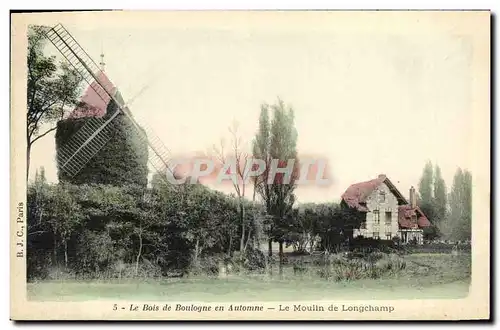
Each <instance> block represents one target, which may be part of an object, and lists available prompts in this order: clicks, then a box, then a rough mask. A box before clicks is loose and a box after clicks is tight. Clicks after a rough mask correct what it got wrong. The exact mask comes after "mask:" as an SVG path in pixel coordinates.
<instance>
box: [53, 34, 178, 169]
mask: <svg viewBox="0 0 500 330" xmlns="http://www.w3.org/2000/svg"><path fill="white" fill-rule="evenodd" d="M46 36H47V38H48V39H49V41H50V42H51V43H52V44H53V45H54V46H55V47H56V49H57V50H58V51H59V52H60V53H61V54H62V55H63V56H64V58H65V59H66V60H67V61H68V62H69V63H70V64H71V65H72V66H73V67H74V68H75V70H76V71H77V72H78V73H79V74H80V76H81V77H82V78H83V79H84V80H85V81H86V82H87V83H88V84H89V85H90V86H91V87H92V88H93V89H94V91H95V92H96V93H97V95H98V96H99V97H100V98H101V99H102V100H103V101H104V102H105V104H108V102H110V101H111V100H112V101H114V102H115V104H116V105H117V106H118V108H119V110H118V111H116V112H115V113H114V114H113V115H112V116H111V118H108V119H106V120H105V121H104V122H102V123H100V125H99V123H98V122H96V121H93V122H92V121H89V125H88V126H86V127H84V130H83V131H82V133H80V130H79V131H78V132H77V134H76V135H75V136H76V137H75V139H74V141H71V144H69V145H68V146H67V147H66V145H65V147H63V148H62V152H61V157H62V159H61V160H62V163H63V166H62V167H63V170H65V171H66V172H67V173H68V174H69V175H72V176H73V175H76V174H77V173H78V172H79V171H80V170H81V169H82V168H83V167H84V166H85V165H86V164H87V163H88V161H90V159H92V157H94V156H95V154H97V152H98V151H99V150H100V149H101V148H102V147H103V146H104V145H105V144H106V143H107V141H108V140H109V139H110V138H111V133H112V127H113V126H112V122H113V119H114V118H115V117H116V116H117V115H118V114H119V113H120V112H121V113H123V114H125V116H126V117H127V118H128V119H129V120H130V122H131V123H132V126H133V127H134V128H135V130H136V131H137V133H138V135H139V137H140V138H141V139H142V140H144V141H145V142H146V143H147V144H148V146H149V148H150V150H151V151H152V153H149V154H150V157H149V162H150V163H151V164H152V165H153V167H154V168H155V169H156V170H157V171H158V172H159V173H160V174H166V171H169V172H170V173H171V174H172V175H173V172H172V170H171V166H170V165H171V164H169V162H168V159H169V155H170V152H169V151H168V149H167V148H166V147H165V146H164V144H163V143H162V142H161V140H160V139H159V138H158V137H157V135H156V134H154V132H153V131H152V130H151V129H150V128H149V127H148V126H146V125H144V124H143V125H144V127H141V125H139V124H138V122H137V121H136V120H135V119H134V117H133V115H132V113H131V112H130V110H129V108H128V106H125V105H124V103H123V101H122V100H118V99H117V98H116V97H115V95H113V91H112V90H110V88H109V86H107V85H106V83H105V82H104V81H102V80H101V79H99V77H98V72H100V69H99V67H98V66H97V64H96V63H95V62H94V61H93V60H92V58H91V57H90V56H89V55H88V54H87V52H85V50H84V49H83V48H82V47H81V46H80V44H79V43H78V42H77V41H76V40H75V39H74V38H73V36H72V35H71V34H70V33H69V32H68V31H67V30H66V29H65V28H64V27H63V26H62V25H61V24H57V25H56V26H54V27H53V28H51V29H49V30H48V31H47V32H46ZM141 92H142V91H141ZM148 135H149V136H151V137H152V139H148ZM85 137H86V138H85ZM72 140H73V139H72Z"/></svg>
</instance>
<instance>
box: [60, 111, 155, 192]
mask: <svg viewBox="0 0 500 330" xmlns="http://www.w3.org/2000/svg"><path fill="white" fill-rule="evenodd" d="M116 110H117V107H116V105H115V103H114V102H110V103H109V104H108V109H107V115H106V116H109V115H110V114H112V113H114V112H115V111H116ZM89 120H90V118H76V119H75V118H71V119H65V120H61V121H59V122H58V123H57V131H56V150H57V152H60V149H61V148H62V147H63V146H64V145H65V144H66V143H67V142H68V141H70V140H71V138H72V136H73V135H74V134H75V133H77V132H78V130H79V129H80V128H81V127H83V126H84V125H85V123H87V122H88V121H89ZM112 125H113V131H112V133H111V134H112V136H111V138H110V139H109V141H108V142H107V143H106V144H105V145H104V146H103V147H102V148H101V149H100V150H99V151H98V152H97V154H96V155H95V156H94V157H92V158H91V159H90V161H89V162H88V163H87V164H86V165H85V166H84V167H83V168H82V169H81V170H80V172H78V173H77V174H76V175H75V176H70V175H68V174H67V173H66V172H64V171H62V170H59V172H58V176H59V180H60V181H66V182H71V183H73V184H85V183H87V184H88V183H98V184H104V185H116V186H121V185H139V186H143V187H145V186H146V185H147V179H148V178H147V176H148V164H147V162H148V145H147V141H146V140H145V139H143V138H142V137H141V136H140V133H139V132H138V131H137V130H136V129H135V127H132V123H131V122H130V121H129V120H128V119H127V118H126V117H125V116H124V115H118V116H117V117H115V119H114V120H113V122H112ZM57 165H58V168H60V166H61V165H62V164H60V163H58V164H57Z"/></svg>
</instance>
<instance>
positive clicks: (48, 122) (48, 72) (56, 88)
mask: <svg viewBox="0 0 500 330" xmlns="http://www.w3.org/2000/svg"><path fill="white" fill-rule="evenodd" d="M45 29H46V27H43V26H30V27H29V28H28V57H27V67H28V79H27V93H26V95H27V131H26V137H27V162H28V164H27V167H28V169H29V160H30V152H31V147H32V145H33V144H34V143H35V142H36V141H38V140H39V139H40V138H42V137H44V136H45V135H47V134H48V133H50V132H52V131H53V130H54V129H55V128H56V127H55V126H52V125H53V123H54V122H55V121H57V120H60V119H62V118H63V116H64V115H65V113H66V112H67V111H68V110H69V109H71V107H72V106H74V105H76V103H77V101H78V97H79V96H80V93H81V81H82V78H81V77H80V76H79V74H78V73H77V71H76V70H74V69H73V68H72V67H70V66H69V65H68V64H67V63H65V62H61V63H56V59H55V57H54V56H50V57H49V56H46V55H44V49H45V46H46V44H47V39H46V37H45V34H44V31H45Z"/></svg>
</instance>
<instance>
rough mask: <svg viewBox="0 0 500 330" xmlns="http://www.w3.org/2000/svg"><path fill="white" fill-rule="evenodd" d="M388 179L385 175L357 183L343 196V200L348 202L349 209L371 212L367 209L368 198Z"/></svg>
mask: <svg viewBox="0 0 500 330" xmlns="http://www.w3.org/2000/svg"><path fill="white" fill-rule="evenodd" d="M385 179H387V177H386V176H385V175H384V174H381V175H379V176H378V178H376V179H373V180H370V181H365V182H360V183H355V184H353V185H351V186H349V188H347V190H346V191H345V193H344V194H342V199H343V200H344V202H346V204H347V205H349V207H353V208H355V209H357V210H358V211H362V212H367V211H369V210H368V208H367V207H366V205H365V204H366V198H367V197H368V196H370V194H371V193H372V192H373V190H375V188H377V187H378V186H379V185H380V184H382V183H383V182H384V181H385Z"/></svg>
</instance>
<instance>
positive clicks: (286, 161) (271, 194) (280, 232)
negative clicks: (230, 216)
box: [253, 99, 298, 264]
mask: <svg viewBox="0 0 500 330" xmlns="http://www.w3.org/2000/svg"><path fill="white" fill-rule="evenodd" d="M268 108H269V106H267V105H263V106H262V107H261V116H260V121H261V122H260V123H259V131H258V133H257V135H256V138H255V140H254V148H253V149H254V152H255V155H254V157H255V158H257V159H260V160H261V161H263V162H264V163H265V164H266V170H265V171H264V173H263V174H262V175H261V176H260V177H259V178H257V179H256V189H257V192H258V193H259V195H260V196H261V198H262V199H263V200H264V201H265V204H266V211H267V213H268V214H269V215H271V216H272V218H273V222H272V224H271V228H270V230H269V231H268V233H269V234H270V235H269V255H271V254H272V249H271V243H272V241H273V240H274V241H277V242H278V243H279V249H280V264H281V261H282V259H283V243H284V241H285V236H286V233H287V231H288V230H289V229H290V227H291V224H290V223H289V222H290V221H289V220H290V217H289V216H290V214H291V211H292V207H293V204H294V202H295V195H294V190H295V181H296V179H297V178H298V159H297V150H296V149H297V130H296V129H295V125H294V114H293V109H291V108H289V107H286V106H285V104H284V102H283V101H282V100H279V99H278V102H277V103H276V104H274V105H272V106H271V107H270V108H271V109H272V110H273V120H272V122H271V125H269V117H268V110H267V109H268ZM264 109H265V110H264ZM273 162H274V165H277V167H278V168H288V170H287V173H272V171H270V168H271V167H272V166H273ZM290 167H291V169H290Z"/></svg>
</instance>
